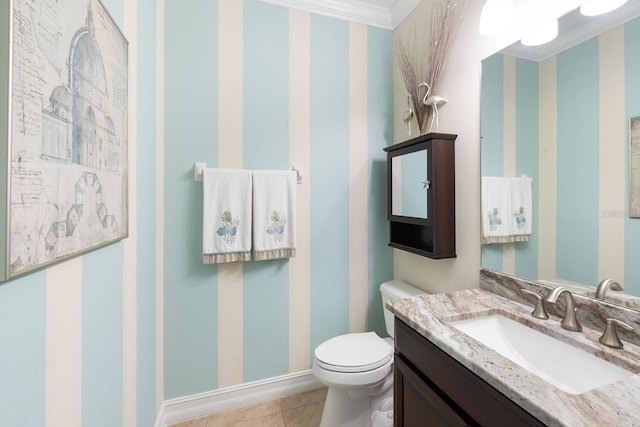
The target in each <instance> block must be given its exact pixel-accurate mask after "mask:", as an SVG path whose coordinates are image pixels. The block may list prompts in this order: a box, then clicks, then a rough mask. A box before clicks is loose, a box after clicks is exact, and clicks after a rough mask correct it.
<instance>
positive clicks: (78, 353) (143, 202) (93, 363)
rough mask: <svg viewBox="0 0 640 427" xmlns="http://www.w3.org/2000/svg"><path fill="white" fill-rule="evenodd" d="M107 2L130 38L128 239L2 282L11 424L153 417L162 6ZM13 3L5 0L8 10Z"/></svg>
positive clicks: (0, 317)
mask: <svg viewBox="0 0 640 427" xmlns="http://www.w3.org/2000/svg"><path fill="white" fill-rule="evenodd" d="M103 3H104V5H105V7H106V8H107V10H108V11H109V13H110V14H111V15H112V16H113V17H114V19H115V21H116V22H117V23H118V25H119V26H120V28H121V29H122V30H123V32H124V34H125V36H126V37H127V39H128V40H129V43H130V44H129V50H130V54H131V55H130V62H129V71H130V74H129V79H130V92H129V96H130V114H131V116H130V117H131V119H130V123H131V130H130V133H129V144H130V153H129V154H130V155H129V172H130V180H129V221H130V222H129V224H130V225H129V229H130V237H129V238H128V239H125V240H123V241H121V242H118V243H115V244H112V245H109V246H107V247H104V248H102V249H98V250H95V251H92V252H90V253H88V254H86V255H84V256H81V257H76V258H73V259H71V260H69V261H65V262H63V263H60V264H58V265H55V266H53V267H50V268H47V269H45V270H40V271H37V272H35V273H32V274H29V275H26V276H23V277H21V278H18V279H15V280H11V281H9V282H5V283H1V284H0V341H1V342H2V345H1V346H0V424H2V425H6V426H44V425H47V426H65V427H67V426H70V427H73V426H80V425H90V426H120V425H123V426H135V425H140V426H142V425H145V426H148V425H152V424H153V423H154V421H155V418H156V413H157V400H156V391H157V382H156V354H157V353H156V348H155V346H156V289H155V286H156V280H155V273H154V272H155V264H156V261H155V254H154V248H155V240H156V237H155V236H156V232H155V217H156V213H155V206H154V203H155V202H154V199H155V128H156V118H155V104H156V99H155V80H156V64H155V51H156V35H155V25H156V2H155V0H127V1H126V2H125V1H124V0H103ZM8 4H9V1H8V0H2V1H0V7H1V8H2V10H3V11H4V10H8ZM94 7H95V6H94ZM64 48H67V45H66V44H65V45H64ZM1 61H6V59H5V58H2V59H1ZM4 65H5V64H3V66H4Z"/></svg>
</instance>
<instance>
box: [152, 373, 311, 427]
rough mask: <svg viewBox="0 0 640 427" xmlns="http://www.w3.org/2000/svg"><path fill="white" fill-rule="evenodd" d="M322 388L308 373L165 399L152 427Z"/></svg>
mask: <svg viewBox="0 0 640 427" xmlns="http://www.w3.org/2000/svg"><path fill="white" fill-rule="evenodd" d="M320 387H322V384H320V383H319V382H318V380H316V378H315V377H314V376H313V373H312V372H311V370H307V371H301V372H296V373H293V374H288V375H282V376H280V377H273V378H269V379H266V380H260V381H255V382H251V383H245V384H240V385H237V386H233V387H227V388H222V389H218V390H214V391H210V392H206V393H199V394H193V395H191V396H185V397H179V398H176V399H169V400H165V401H164V403H163V404H162V408H160V413H159V414H158V418H157V419H156V423H155V427H166V426H169V425H171V424H176V423H180V422H183V421H187V420H191V419H193V418H200V417H205V416H207V415H211V414H215V413H218V412H222V411H228V410H230V409H237V408H242V407H243V406H249V405H255V404H256V403H261V402H266V401H268V400H274V399H279V398H282V397H287V396H291V395H293V394H298V393H304V392H305V391H310V390H315V389H316V388H320Z"/></svg>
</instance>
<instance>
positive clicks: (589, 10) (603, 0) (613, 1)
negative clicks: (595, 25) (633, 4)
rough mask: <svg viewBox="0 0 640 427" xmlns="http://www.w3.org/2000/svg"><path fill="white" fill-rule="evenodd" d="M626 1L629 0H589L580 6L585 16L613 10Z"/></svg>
mask: <svg viewBox="0 0 640 427" xmlns="http://www.w3.org/2000/svg"><path fill="white" fill-rule="evenodd" d="M626 2H627V0H589V1H588V2H586V3H584V4H583V5H582V6H580V13H581V14H583V15H584V16H598V15H602V14H605V13H607V12H611V11H612V10H614V9H617V8H619V7H620V6H622V5H623V4H625V3H626Z"/></svg>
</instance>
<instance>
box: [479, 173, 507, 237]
mask: <svg viewBox="0 0 640 427" xmlns="http://www.w3.org/2000/svg"><path fill="white" fill-rule="evenodd" d="M509 196H510V187H509V181H508V180H507V179H506V178H501V177H487V176H483V177H482V180H481V200H482V202H481V205H482V238H483V243H501V240H503V239H507V238H508V237H509V235H510V231H511V228H510V222H509V221H510V211H511V204H510V203H509Z"/></svg>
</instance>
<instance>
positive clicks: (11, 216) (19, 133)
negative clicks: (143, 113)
mask: <svg viewBox="0 0 640 427" xmlns="http://www.w3.org/2000/svg"><path fill="white" fill-rule="evenodd" d="M0 7H1V8H2V10H3V13H2V14H0V21H2V22H0V58H8V61H7V60H6V59H5V60H3V62H0V132H1V134H2V135H3V136H2V139H0V141H2V142H3V145H2V148H1V149H0V168H1V169H2V171H0V188H2V189H3V190H4V191H3V193H4V194H3V195H0V280H1V281H4V280H8V279H11V278H14V277H17V276H20V275H23V274H25V273H28V272H31V271H34V270H36V269H39V268H43V267H46V266H49V265H51V264H54V263H57V262H61V261H64V260H66V259H69V258H71V257H75V256H78V255H81V254H83V253H86V252H88V251H91V250H94V249H97V248H100V247H103V246H105V245H108V244H111V243H114V242H117V241H119V240H121V239H124V238H126V237H127V236H128V232H129V225H128V168H129V164H128V162H129V131H128V129H129V56H128V55H129V43H128V41H127V39H126V38H125V36H124V34H123V33H122V31H121V30H120V28H119V27H118V25H117V24H116V22H115V21H114V20H113V18H112V17H111V15H110V14H109V12H108V11H107V10H106V8H105V7H104V5H103V4H102V2H101V1H100V0H66V1H64V2H58V1H51V0H37V1H33V0H0Z"/></svg>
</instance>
